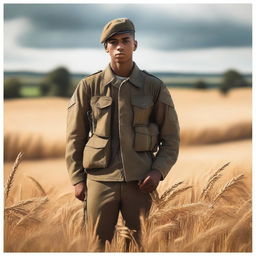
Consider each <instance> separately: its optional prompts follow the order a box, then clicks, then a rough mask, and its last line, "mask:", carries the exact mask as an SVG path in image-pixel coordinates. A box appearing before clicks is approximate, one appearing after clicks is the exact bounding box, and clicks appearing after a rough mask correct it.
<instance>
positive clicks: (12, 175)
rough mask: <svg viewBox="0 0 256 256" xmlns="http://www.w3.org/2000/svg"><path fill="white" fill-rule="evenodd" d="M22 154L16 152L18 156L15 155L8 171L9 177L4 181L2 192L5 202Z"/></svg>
mask: <svg viewBox="0 0 256 256" xmlns="http://www.w3.org/2000/svg"><path fill="white" fill-rule="evenodd" d="M22 156H23V153H22V152H20V153H19V154H18V156H17V158H16V160H15V162H14V165H13V167H12V170H11V173H10V175H9V177H8V180H7V182H6V185H5V188H4V191H5V192H4V198H5V203H6V201H7V199H8V196H9V193H10V190H11V187H12V184H13V180H14V175H15V174H16V172H17V169H18V166H19V164H20V162H21V158H22Z"/></svg>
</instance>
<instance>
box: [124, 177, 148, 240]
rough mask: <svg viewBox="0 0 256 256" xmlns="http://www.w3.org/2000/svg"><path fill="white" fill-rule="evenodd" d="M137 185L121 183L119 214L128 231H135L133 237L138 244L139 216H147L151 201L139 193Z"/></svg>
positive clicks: (144, 194)
mask: <svg viewBox="0 0 256 256" xmlns="http://www.w3.org/2000/svg"><path fill="white" fill-rule="evenodd" d="M137 183H138V182H137V181H132V182H127V183H122V187H121V213H122V216H123V219H124V221H125V225H126V226H127V227H128V228H129V229H132V230H136V232H135V234H134V237H135V239H136V240H137V242H138V243H140V234H141V225H140V215H141V214H142V215H144V216H147V215H148V213H149V210H150V207H151V204H152V200H151V197H150V195H149V194H148V193H143V192H141V190H140V189H139V186H138V185H137Z"/></svg>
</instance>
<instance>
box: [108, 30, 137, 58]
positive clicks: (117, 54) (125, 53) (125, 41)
mask: <svg viewBox="0 0 256 256" xmlns="http://www.w3.org/2000/svg"><path fill="white" fill-rule="evenodd" d="M136 47H137V41H136V40H134V38H133V36H132V35H131V34H129V33H125V34H117V35H114V36H112V37H110V39H108V41H107V43H106V48H105V49H106V52H108V53H109V55H110V57H111V60H112V61H113V62H116V63H125V62H127V61H130V60H132V54H133V51H135V50H136Z"/></svg>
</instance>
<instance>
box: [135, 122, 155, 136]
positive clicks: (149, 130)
mask: <svg viewBox="0 0 256 256" xmlns="http://www.w3.org/2000/svg"><path fill="white" fill-rule="evenodd" d="M135 132H136V133H140V134H146V135H151V136H152V135H158V134H159V129H158V126H157V124H155V123H150V124H149V125H148V126H145V125H144V126H143V125H142V126H135Z"/></svg>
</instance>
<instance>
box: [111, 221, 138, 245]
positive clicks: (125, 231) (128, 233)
mask: <svg viewBox="0 0 256 256" xmlns="http://www.w3.org/2000/svg"><path fill="white" fill-rule="evenodd" d="M116 231H117V232H118V233H119V235H120V236H121V237H124V238H127V239H129V240H131V241H132V242H133V243H134V245H135V246H136V247H137V246H138V244H137V242H136V240H135V238H134V236H133V234H134V233H135V232H136V230H131V229H129V228H128V227H126V226H123V225H116Z"/></svg>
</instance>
